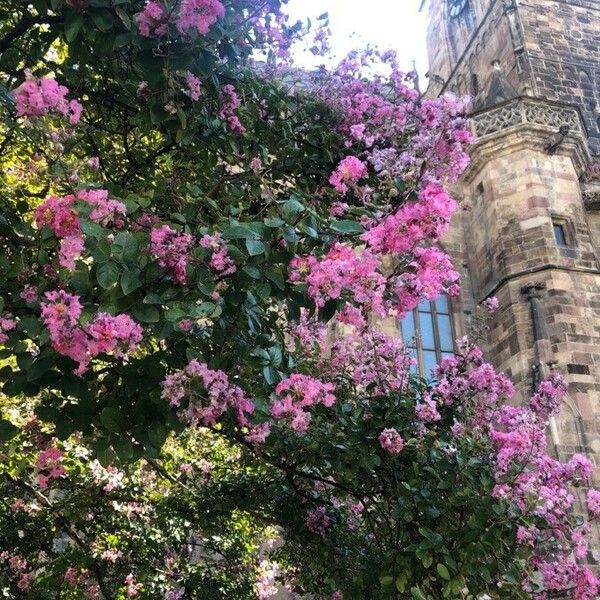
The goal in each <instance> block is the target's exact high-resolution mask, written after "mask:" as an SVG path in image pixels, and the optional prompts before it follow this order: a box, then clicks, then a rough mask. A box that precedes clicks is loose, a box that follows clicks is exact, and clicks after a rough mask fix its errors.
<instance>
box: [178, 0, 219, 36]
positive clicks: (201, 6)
mask: <svg viewBox="0 0 600 600" xmlns="http://www.w3.org/2000/svg"><path fill="white" fill-rule="evenodd" d="M224 15H225V7H224V6H223V5H222V4H221V2H219V0H183V1H182V3H181V9H180V11H179V17H178V19H177V29H179V31H180V32H181V33H186V32H187V31H188V30H189V29H190V28H193V29H196V31H197V32H198V33H200V34H201V35H206V34H207V33H208V32H209V30H210V28H211V26H212V25H214V23H216V21H217V19H219V18H221V17H223V16H224Z"/></svg>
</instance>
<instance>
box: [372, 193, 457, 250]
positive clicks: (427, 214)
mask: <svg viewBox="0 0 600 600" xmlns="http://www.w3.org/2000/svg"><path fill="white" fill-rule="evenodd" d="M456 207H457V204H456V202H455V201H454V200H453V199H452V198H450V196H449V195H448V192H447V191H446V190H445V189H444V188H443V187H441V186H439V185H437V184H429V185H427V186H426V187H425V188H424V189H423V190H421V192H420V194H419V201H418V202H411V203H408V204H404V205H403V206H402V207H401V208H400V209H399V210H398V211H397V212H396V213H394V214H392V215H389V216H388V217H386V218H385V219H384V220H383V221H382V222H381V223H379V224H378V225H376V226H375V227H373V228H371V229H370V230H369V231H367V232H366V233H364V234H363V235H362V236H361V239H363V240H364V241H365V242H367V243H368V244H369V247H370V248H372V249H373V250H374V251H375V252H380V253H383V254H399V253H401V252H408V251H410V250H413V249H414V248H415V247H416V245H417V244H418V243H419V242H422V241H423V240H438V239H440V237H441V236H442V235H443V234H444V233H446V231H447V230H448V226H449V224H450V217H451V216H452V215H453V214H454V212H455V211H456Z"/></svg>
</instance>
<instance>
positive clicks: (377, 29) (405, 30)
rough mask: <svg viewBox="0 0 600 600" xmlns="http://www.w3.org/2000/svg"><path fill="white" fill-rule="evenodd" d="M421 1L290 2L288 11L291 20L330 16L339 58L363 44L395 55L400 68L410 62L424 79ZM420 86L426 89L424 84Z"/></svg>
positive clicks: (407, 65) (329, 0)
mask: <svg viewBox="0 0 600 600" xmlns="http://www.w3.org/2000/svg"><path fill="white" fill-rule="evenodd" d="M420 4H421V0H289V3H288V5H287V11H288V12H289V14H290V16H291V17H292V18H293V19H306V18H307V17H311V18H313V19H314V18H316V17H318V16H319V15H321V14H322V13H324V12H328V13H329V20H330V27H331V31H332V40H331V44H332V47H333V50H334V52H335V53H336V54H338V55H344V54H346V52H348V51H349V50H352V49H353V48H356V47H361V46H364V45H365V44H367V43H369V44H373V45H376V46H378V47H379V48H380V49H382V50H387V49H389V48H393V49H395V50H397V51H398V56H399V61H400V65H401V66H402V68H403V69H404V70H406V71H409V70H410V69H411V68H412V61H413V60H416V61H417V69H418V70H419V73H420V74H421V75H422V76H423V75H424V74H425V73H426V72H427V52H426V50H425V14H421V13H419V5H420ZM421 85H422V86H423V87H426V85H427V82H426V81H422V83H421Z"/></svg>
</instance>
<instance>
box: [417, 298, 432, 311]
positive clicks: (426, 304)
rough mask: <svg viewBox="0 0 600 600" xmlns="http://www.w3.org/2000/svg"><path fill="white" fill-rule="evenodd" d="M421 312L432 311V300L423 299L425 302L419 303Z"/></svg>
mask: <svg viewBox="0 0 600 600" xmlns="http://www.w3.org/2000/svg"><path fill="white" fill-rule="evenodd" d="M419 312H431V302H429V300H423V302H421V304H419Z"/></svg>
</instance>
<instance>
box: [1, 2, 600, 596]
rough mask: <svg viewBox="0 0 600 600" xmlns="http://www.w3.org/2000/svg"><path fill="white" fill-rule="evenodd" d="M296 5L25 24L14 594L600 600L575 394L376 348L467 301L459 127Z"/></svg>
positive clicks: (372, 56)
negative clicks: (580, 498) (575, 451)
mask: <svg viewBox="0 0 600 600" xmlns="http://www.w3.org/2000/svg"><path fill="white" fill-rule="evenodd" d="M280 4H281V3H280V2H278V1H276V0H223V1H220V0H181V1H180V0H166V1H165V2H162V1H155V0H151V1H150V2H148V3H146V4H144V3H143V2H138V1H135V2H132V1H129V0H35V1H34V2H31V3H23V2H15V1H14V0H13V1H9V0H1V1H0V21H1V25H0V52H1V55H0V68H1V70H2V86H3V87H2V90H1V110H2V116H3V119H2V132H1V136H2V137H1V140H0V148H1V151H2V152H1V156H0V163H1V173H0V177H1V179H2V181H1V187H0V194H1V205H0V243H1V246H2V253H1V257H0V268H1V271H2V279H1V280H0V298H1V300H0V302H1V308H0V352H1V354H0V358H1V360H2V366H1V369H0V377H1V379H2V384H3V388H2V393H3V395H2V404H1V410H2V420H0V440H1V443H0V456H1V457H2V461H1V464H0V495H1V498H2V502H1V503H0V590H1V593H2V595H3V597H6V598H40V599H41V598H43V599H49V598H63V599H79V598H98V599H105V600H109V599H110V600H112V599H114V600H117V599H124V598H140V599H155V598H156V599H162V598H165V599H167V600H182V599H196V600H201V599H207V600H210V599H213V598H214V599H221V598H227V599H236V600H237V599H240V600H243V599H245V598H269V597H271V596H273V595H274V594H275V593H276V590H277V588H278V587H280V586H282V585H285V586H287V587H288V588H289V590H290V593H292V594H298V595H303V594H310V595H311V597H313V598H323V599H326V598H330V599H332V600H342V599H345V600H367V599H371V598H372V599H376V598H412V599H415V600H427V599H429V600H431V599H433V600H438V599H439V598H463V599H473V600H475V599H479V600H484V599H488V600H491V599H505V598H506V599H509V598H510V599H514V598H534V599H539V600H542V599H546V598H553V597H557V596H561V595H562V596H566V597H569V598H573V599H577V600H591V599H592V598H596V597H597V593H598V580H597V579H596V577H595V576H594V574H593V573H592V571H590V570H589V569H588V568H586V567H585V566H583V564H584V563H585V559H586V556H587V548H586V543H585V536H586V533H587V531H588V528H589V525H588V524H587V522H586V517H587V520H588V521H589V520H591V519H594V518H598V516H600V493H599V492H597V491H594V490H590V491H589V492H588V493H587V499H586V500H587V501H586V502H585V503H584V504H585V506H584V508H585V513H586V514H585V515H581V514H578V513H576V512H575V510H574V508H575V491H574V489H573V488H574V487H576V486H578V485H580V484H585V483H586V482H587V481H589V479H590V478H591V475H592V465H591V464H590V462H589V461H588V460H587V459H586V458H585V457H583V456H580V455H576V456H574V457H573V458H572V459H571V461H570V462H568V463H566V464H563V463H560V462H558V461H556V460H555V459H553V458H551V457H550V456H549V455H548V454H547V453H546V446H547V444H546V437H545V433H544V432H545V429H546V426H547V423H548V420H549V418H550V417H551V416H552V415H553V414H555V413H556V412H557V410H558V407H559V403H560V400H561V397H562V396H564V394H565V392H566V386H565V384H564V382H563V380H562V379H561V378H560V376H559V375H557V374H553V375H552V376H551V377H550V378H549V379H548V380H546V381H544V382H542V384H541V385H540V387H539V389H538V391H537V392H536V393H535V394H534V395H533V397H532V398H531V400H530V401H529V402H528V403H527V404H526V405H524V406H518V407H517V406H514V405H513V404H511V402H510V399H511V396H512V394H513V389H512V385H511V383H510V381H509V380H508V379H507V378H506V377H504V376H503V375H501V374H498V373H496V372H495V371H494V369H493V368H492V367H491V366H490V365H489V364H487V363H486V362H485V361H484V359H483V356H482V353H481V351H480V350H479V349H478V348H477V347H476V346H474V345H473V344H472V343H471V342H469V341H468V340H467V339H463V340H459V341H458V342H457V351H456V355H455V356H453V357H449V358H446V359H444V360H443V361H442V363H441V364H440V365H439V366H438V367H437V368H436V369H435V371H434V373H433V375H432V378H431V379H429V380H426V379H423V378H420V377H419V376H417V375H415V374H414V369H412V366H413V365H412V359H411V358H410V356H409V354H408V353H407V352H406V350H405V349H404V348H403V346H402V344H401V343H400V342H399V340H397V339H395V338H391V337H389V336H386V335H384V334H383V333H381V331H379V330H378V329H377V326H376V322H377V321H378V320H380V319H384V318H392V317H393V318H401V317H402V316H403V315H404V314H406V313H407V312H408V311H410V310H412V309H413V308H415V307H416V306H417V305H418V304H419V303H421V302H429V301H432V300H435V298H436V297H438V296H439V295H440V294H448V295H456V294H457V293H458V290H459V288H458V285H459V282H458V274H457V272H456V271H455V270H454V269H453V267H452V264H451V261H450V259H449V258H448V256H447V255H446V254H444V252H443V250H442V249H441V248H440V245H439V243H438V241H439V240H440V238H441V237H442V235H443V234H444V232H445V231H446V229H447V227H448V224H449V220H450V217H451V215H452V214H453V212H454V211H455V210H456V208H457V205H456V202H455V201H454V200H453V199H452V198H451V197H450V195H449V194H448V192H447V191H446V186H447V185H449V184H451V183H452V182H454V181H455V180H456V179H457V178H458V176H459V175H460V173H461V172H462V170H463V169H464V168H465V166H466V165H467V163H468V156H467V154H466V151H467V146H468V144H469V143H470V142H471V141H472V140H471V134H470V133H469V128H468V123H467V121H466V120H465V118H464V110H465V105H464V102H463V101H461V100H459V99H456V98H454V97H451V96H447V97H443V98H440V99H435V100H432V99H428V100H424V99H422V98H421V97H420V95H419V93H418V92H417V91H416V90H415V87H414V82H413V77H412V76H411V75H410V74H404V73H402V72H401V71H400V69H399V67H398V65H397V64H396V60H395V57H394V55H393V54H392V53H380V52H377V51H375V50H372V49H371V50H367V51H364V52H361V53H354V54H352V55H350V56H349V57H348V58H347V59H345V60H344V61H343V62H342V63H341V64H340V65H339V66H338V67H337V68H336V69H325V68H322V69H320V70H318V71H315V72H314V73H313V72H311V73H307V72H302V71H299V70H297V69H294V67H293V64H292V62H291V60H290V58H289V57H290V49H291V45H292V44H293V43H294V41H300V40H305V39H307V37H306V36H307V35H310V42H309V45H312V46H311V49H312V51H313V52H314V53H316V54H318V53H326V52H327V43H326V42H327V40H326V27H327V22H326V17H325V16H323V18H321V20H320V21H319V22H318V27H317V28H316V30H313V32H312V33H310V34H309V32H308V31H307V30H306V29H305V28H303V27H301V26H299V25H291V24H290V23H288V21H287V19H286V18H285V16H284V15H283V13H282V12H281V10H282V7H281V6H280ZM382 17H383V16H382ZM494 308H495V306H494V302H493V301H490V302H488V306H487V309H489V310H490V311H491V310H494ZM562 596H561V597H562Z"/></svg>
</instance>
